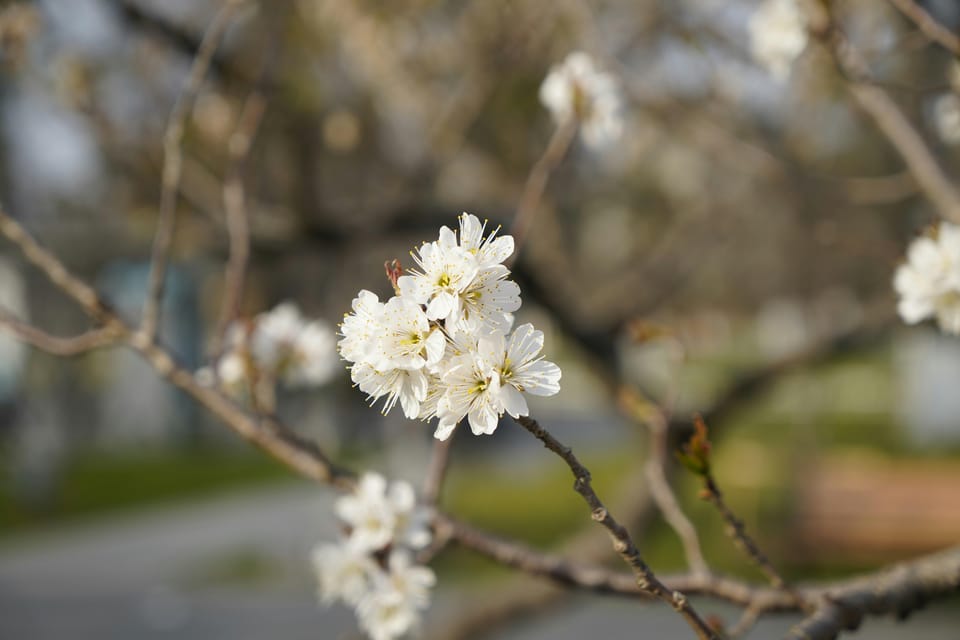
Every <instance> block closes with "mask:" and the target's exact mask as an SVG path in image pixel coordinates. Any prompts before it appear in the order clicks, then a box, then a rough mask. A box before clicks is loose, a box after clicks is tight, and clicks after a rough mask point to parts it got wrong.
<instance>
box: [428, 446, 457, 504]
mask: <svg viewBox="0 0 960 640" xmlns="http://www.w3.org/2000/svg"><path fill="white" fill-rule="evenodd" d="M454 435H456V431H454V434H452V435H451V436H450V437H449V438H447V439H446V440H436V441H434V443H433V452H432V455H431V457H430V466H429V467H427V474H426V476H424V479H423V501H424V503H425V504H427V505H428V506H431V507H432V506H434V505H436V504H437V501H438V500H439V499H440V491H441V490H442V489H443V481H444V480H445V479H446V476H447V468H448V466H449V464H450V447H451V445H452V444H453V437H454Z"/></svg>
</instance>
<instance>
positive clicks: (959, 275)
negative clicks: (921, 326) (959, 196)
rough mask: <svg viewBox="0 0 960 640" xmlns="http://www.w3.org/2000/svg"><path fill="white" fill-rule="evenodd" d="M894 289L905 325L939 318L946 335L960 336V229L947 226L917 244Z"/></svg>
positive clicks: (908, 251) (944, 224)
mask: <svg viewBox="0 0 960 640" xmlns="http://www.w3.org/2000/svg"><path fill="white" fill-rule="evenodd" d="M893 285H894V288H895V289H896V290H897V293H898V294H899V295H900V304H899V307H898V308H899V311H900V317H901V318H903V320H904V322H907V323H909V324H916V323H918V322H921V321H923V320H926V319H927V318H936V320H937V323H938V324H939V325H940V328H941V329H942V330H943V331H945V332H947V333H953V334H960V226H957V225H953V224H950V223H947V222H944V223H942V224H941V225H940V226H939V228H937V229H936V230H935V231H933V232H932V233H931V234H929V235H925V236H921V237H919V238H917V239H916V240H914V241H913V243H911V245H910V248H909V249H908V250H907V261H906V263H905V264H903V265H902V266H901V267H900V268H899V269H897V273H896V276H895V277H894V281H893Z"/></svg>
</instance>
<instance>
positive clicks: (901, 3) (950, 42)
mask: <svg viewBox="0 0 960 640" xmlns="http://www.w3.org/2000/svg"><path fill="white" fill-rule="evenodd" d="M890 3H891V4H892V5H893V6H895V7H896V8H897V9H898V10H899V11H900V13H902V14H903V15H905V16H906V17H907V18H909V19H910V20H912V21H913V22H914V23H915V24H916V25H917V27H919V29H920V30H921V31H923V33H924V35H926V36H927V37H928V38H929V39H930V40H933V41H934V42H936V43H937V44H939V45H940V46H942V47H943V48H945V49H947V50H949V51H950V52H951V53H953V55H955V56H960V38H958V37H957V35H956V34H955V33H953V32H952V31H950V30H949V29H947V28H946V27H944V26H943V25H942V24H940V23H939V22H937V21H936V20H935V19H934V18H933V16H931V15H930V14H929V13H927V11H926V10H925V9H924V8H923V7H921V6H920V5H918V4H917V3H916V2H914V1H913V0H890Z"/></svg>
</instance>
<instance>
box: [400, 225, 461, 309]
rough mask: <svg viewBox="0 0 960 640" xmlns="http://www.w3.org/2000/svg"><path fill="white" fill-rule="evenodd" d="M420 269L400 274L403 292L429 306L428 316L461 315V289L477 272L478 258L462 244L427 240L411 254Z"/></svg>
mask: <svg viewBox="0 0 960 640" xmlns="http://www.w3.org/2000/svg"><path fill="white" fill-rule="evenodd" d="M411 255H412V256H413V259H414V260H415V261H416V263H417V266H418V267H419V268H420V270H419V271H411V274H412V275H407V276H400V277H399V278H397V286H398V287H399V288H400V294H401V295H402V296H403V297H404V298H406V299H408V300H411V301H413V302H416V303H417V304H424V305H426V306H427V318H429V319H430V320H446V319H447V318H451V317H452V318H454V319H456V318H458V317H459V315H460V293H461V292H462V291H463V290H464V289H465V288H466V287H467V285H469V284H470V282H471V281H472V280H473V278H474V276H475V275H476V274H477V261H476V260H475V259H474V258H473V256H472V255H471V254H469V253H468V252H466V251H464V250H463V249H461V248H460V247H458V246H449V245H443V244H440V243H439V242H425V243H423V244H422V245H421V246H420V250H419V252H418V253H413V254H411Z"/></svg>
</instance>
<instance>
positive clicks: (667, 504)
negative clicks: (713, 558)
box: [619, 387, 710, 575]
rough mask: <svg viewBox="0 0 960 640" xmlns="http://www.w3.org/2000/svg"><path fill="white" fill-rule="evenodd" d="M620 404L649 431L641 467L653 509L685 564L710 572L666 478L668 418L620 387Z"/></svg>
mask: <svg viewBox="0 0 960 640" xmlns="http://www.w3.org/2000/svg"><path fill="white" fill-rule="evenodd" d="M619 400H620V405H621V407H622V409H623V411H624V413H626V414H628V415H629V416H631V417H632V418H634V419H636V420H637V421H639V422H643V423H646V425H647V428H648V430H649V432H650V455H649V457H648V458H647V463H646V465H645V468H644V474H645V476H646V478H647V484H648V486H649V488H650V495H651V496H652V497H653V500H654V502H656V503H657V508H658V509H660V512H661V513H662V514H663V517H664V519H665V520H666V521H667V524H669V525H670V527H671V528H672V529H673V530H674V532H675V533H676V534H677V537H678V538H680V542H681V543H682V544H683V552H684V555H685V556H686V559H687V566H688V567H690V570H691V571H692V572H693V573H695V574H698V575H705V574H708V573H709V572H710V569H709V567H708V566H707V561H706V559H705V558H704V557H703V549H702V548H701V546H700V537H699V536H698V535H697V530H696V528H695V527H694V526H693V523H692V522H690V519H689V518H687V516H686V514H685V513H684V512H683V509H681V508H680V503H679V502H678V501H677V496H676V494H674V492H673V488H672V487H671V486H670V483H669V482H668V481H667V474H666V463H667V460H668V456H669V437H668V436H669V433H668V431H669V421H668V420H667V417H666V415H665V414H664V413H663V411H662V410H661V409H660V408H659V407H657V406H654V405H653V404H652V403H651V402H649V401H647V400H646V399H645V398H643V397H641V396H640V394H639V393H638V392H636V391H635V390H633V389H630V388H628V387H623V389H622V390H621V393H620V398H619Z"/></svg>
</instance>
